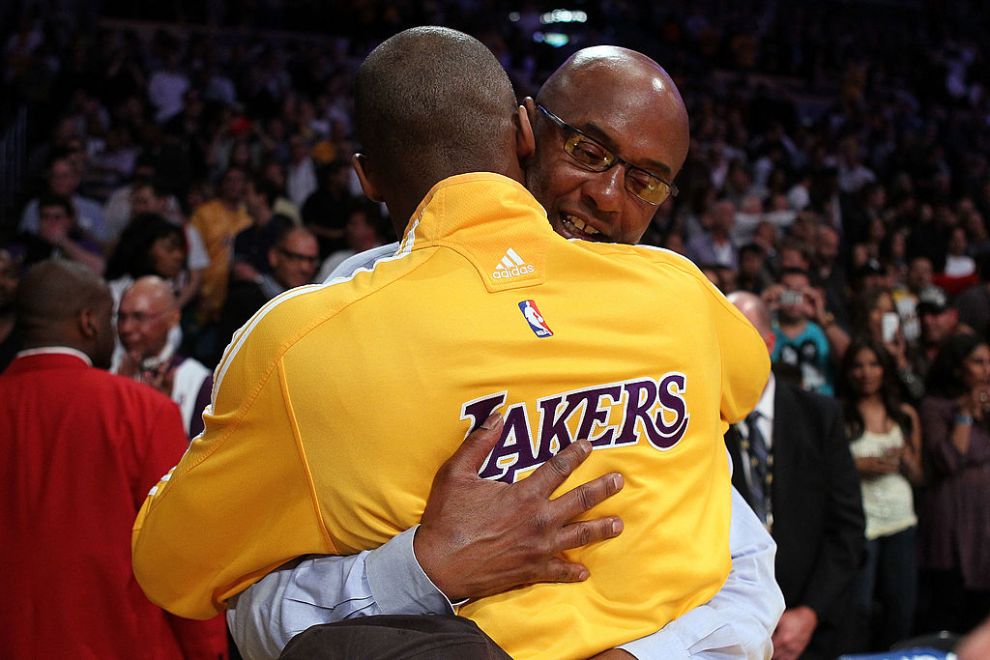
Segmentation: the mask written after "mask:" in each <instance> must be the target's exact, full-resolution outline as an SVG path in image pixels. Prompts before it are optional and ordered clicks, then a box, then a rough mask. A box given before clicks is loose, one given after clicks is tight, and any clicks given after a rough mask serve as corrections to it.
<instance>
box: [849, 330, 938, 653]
mask: <svg viewBox="0 0 990 660" xmlns="http://www.w3.org/2000/svg"><path fill="white" fill-rule="evenodd" d="M899 392H900V386H899V384H898V382H897V367H896V365H895V362H894V359H893V357H891V355H890V353H889V352H888V351H887V350H886V349H885V348H884V346H883V344H881V343H880V342H878V341H876V340H874V339H858V340H856V341H854V342H853V343H852V344H850V346H849V348H848V349H847V351H846V353H845V355H844V356H843V360H842V369H841V374H840V393H841V396H842V398H843V400H844V411H845V416H846V433H847V437H848V438H849V440H850V451H851V452H852V454H853V458H854V459H855V462H856V469H857V470H858V471H859V475H860V480H861V488H862V493H863V511H864V513H865V514H866V550H867V558H866V564H865V565H864V566H863V568H862V569H861V571H860V574H859V575H858V577H857V585H856V595H857V603H856V604H857V606H858V607H859V608H860V609H861V613H862V614H861V617H860V621H861V623H862V626H863V627H864V628H866V627H868V626H870V625H871V622H872V621H871V620H872V614H873V604H874V602H875V601H876V602H879V603H880V605H881V606H882V610H881V614H882V615H881V616H880V618H879V621H877V622H876V623H877V626H876V628H875V629H874V630H873V631H871V632H867V631H865V630H864V633H863V639H862V644H863V645H864V648H867V649H870V650H879V649H884V648H888V647H889V646H890V645H891V644H892V643H894V642H896V641H897V640H899V639H904V638H906V637H907V636H909V634H910V633H911V626H912V622H913V618H914V608H915V603H916V600H917V562H916V559H915V554H916V553H915V531H916V525H917V518H916V516H915V510H914V498H913V494H912V489H911V488H912V484H919V483H920V482H921V480H922V469H921V424H920V421H919V419H918V414H917V412H915V410H914V408H912V407H911V406H909V405H907V404H905V403H902V402H901V400H900V395H899ZM871 633H873V634H871Z"/></svg>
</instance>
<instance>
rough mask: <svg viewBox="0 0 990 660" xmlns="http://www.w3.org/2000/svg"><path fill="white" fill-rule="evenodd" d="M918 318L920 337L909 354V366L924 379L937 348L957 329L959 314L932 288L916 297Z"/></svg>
mask: <svg viewBox="0 0 990 660" xmlns="http://www.w3.org/2000/svg"><path fill="white" fill-rule="evenodd" d="M918 317H919V318H920V319H921V337H920V340H919V342H918V344H917V345H916V347H915V349H914V351H913V352H912V353H911V356H912V359H911V366H912V368H913V370H914V372H915V373H916V374H918V376H919V377H921V378H926V377H927V376H928V371H929V369H930V368H931V365H932V363H933V362H934V361H935V357H936V355H938V351H939V348H941V346H942V344H943V343H944V342H945V340H946V339H948V338H949V337H951V336H952V335H953V334H954V333H955V332H956V331H957V330H958V329H959V313H958V312H957V311H956V310H955V309H954V308H952V307H949V306H948V305H947V304H946V298H945V294H944V293H942V290H941V289H939V288H938V287H934V286H932V287H929V288H928V289H926V290H925V291H923V292H922V293H921V295H920V296H918Z"/></svg>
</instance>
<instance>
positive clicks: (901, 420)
mask: <svg viewBox="0 0 990 660" xmlns="http://www.w3.org/2000/svg"><path fill="white" fill-rule="evenodd" d="M863 350H869V351H872V352H873V354H874V355H876V356H877V360H878V361H879V362H880V367H881V368H882V369H883V384H882V385H881V387H880V400H881V401H882V402H883V409H884V411H885V412H886V413H887V417H889V418H890V419H892V420H894V422H895V423H896V424H897V425H898V426H900V427H901V431H902V432H903V433H904V436H905V437H908V436H910V435H911V431H912V422H911V417H910V416H909V415H908V414H907V413H905V412H904V411H903V410H902V409H901V395H900V383H898V381H897V364H896V363H895V362H894V358H893V356H891V354H890V352H889V351H888V350H887V349H886V348H884V346H883V345H882V344H880V343H879V342H876V341H874V340H873V339H869V338H863V337H861V338H859V339H855V340H853V342H852V343H851V344H850V345H849V348H847V349H846V352H845V354H844V355H843V356H842V365H841V367H840V371H839V388H838V389H839V398H840V399H841V400H842V402H843V406H842V409H843V413H844V415H845V421H846V437H847V438H848V439H849V440H855V439H856V438H858V437H859V436H861V435H862V434H863V431H864V429H865V424H864V422H863V416H862V415H861V414H860V412H859V407H858V406H857V405H856V403H857V401H858V400H859V392H857V391H856V386H855V385H854V384H853V382H852V369H853V363H854V362H855V360H856V356H857V355H858V354H859V353H860V351H863Z"/></svg>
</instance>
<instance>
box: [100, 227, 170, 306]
mask: <svg viewBox="0 0 990 660" xmlns="http://www.w3.org/2000/svg"><path fill="white" fill-rule="evenodd" d="M187 254H188V244H187V243H186V234H185V231H184V230H183V229H182V227H180V226H179V225H175V224H172V223H171V222H169V221H168V220H166V219H165V218H163V217H162V216H160V215H157V214H155V213H142V214H141V215H138V216H137V217H135V218H134V219H133V220H131V222H130V224H128V225H127V227H126V228H125V229H124V231H123V233H122V234H121V235H120V241H119V242H118V243H117V247H116V248H115V249H114V251H113V254H112V255H110V259H109V260H108V261H107V271H106V279H107V280H108V281H109V283H110V290H111V292H112V293H113V296H114V304H115V306H116V303H119V302H120V296H121V295H122V294H123V292H124V289H126V288H127V287H128V286H130V285H131V284H132V283H133V282H134V280H136V279H138V278H139V277H143V276H145V275H157V276H158V277H161V278H162V279H163V280H166V281H169V282H171V283H172V286H173V288H174V289H175V291H176V292H179V291H181V290H182V284H183V278H185V277H187V276H188V270H187V269H186V256H187Z"/></svg>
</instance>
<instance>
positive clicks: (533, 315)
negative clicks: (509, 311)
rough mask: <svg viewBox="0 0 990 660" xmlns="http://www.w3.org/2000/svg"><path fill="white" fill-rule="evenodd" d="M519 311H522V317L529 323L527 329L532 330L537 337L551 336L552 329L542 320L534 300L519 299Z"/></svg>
mask: <svg viewBox="0 0 990 660" xmlns="http://www.w3.org/2000/svg"><path fill="white" fill-rule="evenodd" d="M519 311H520V312H522V315H523V318H524V319H526V323H528V324H529V329H530V330H532V331H533V334H534V335H536V336H537V337H553V330H551V329H550V326H548V325H547V322H546V321H544V320H543V315H542V314H540V308H539V307H537V306H536V301H535V300H523V301H521V302H520V303H519Z"/></svg>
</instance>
